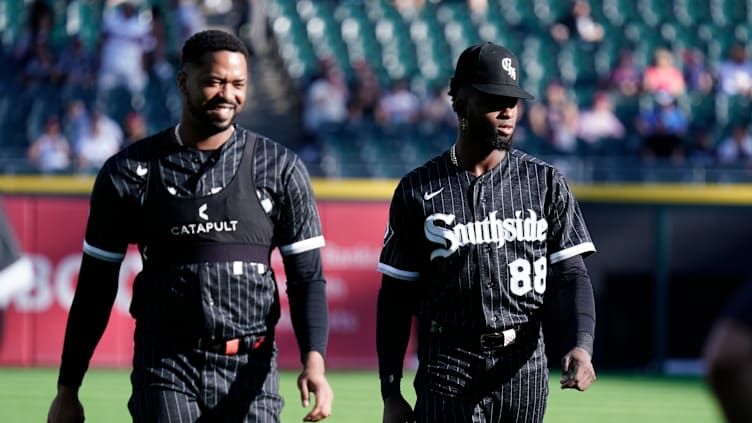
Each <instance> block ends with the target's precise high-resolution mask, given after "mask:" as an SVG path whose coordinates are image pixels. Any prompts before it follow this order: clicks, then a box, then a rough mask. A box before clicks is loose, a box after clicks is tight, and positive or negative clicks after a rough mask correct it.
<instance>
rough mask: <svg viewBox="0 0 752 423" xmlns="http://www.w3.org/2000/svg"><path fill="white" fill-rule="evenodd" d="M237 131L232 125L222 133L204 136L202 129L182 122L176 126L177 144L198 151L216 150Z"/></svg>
mask: <svg viewBox="0 0 752 423" xmlns="http://www.w3.org/2000/svg"><path fill="white" fill-rule="evenodd" d="M234 131H235V125H230V127H228V128H227V129H225V130H222V131H220V132H216V133H211V134H207V135H204V134H202V131H201V130H200V129H197V128H194V127H192V126H191V125H190V123H188V122H184V121H181V122H179V123H178V124H177V125H176V126H175V130H174V132H173V133H174V136H175V142H176V143H177V144H179V145H184V146H186V147H190V148H195V149H196V150H216V149H218V148H219V147H221V146H222V145H224V143H225V142H227V140H228V139H229V138H230V135H231V134H232V133H233V132H234Z"/></svg>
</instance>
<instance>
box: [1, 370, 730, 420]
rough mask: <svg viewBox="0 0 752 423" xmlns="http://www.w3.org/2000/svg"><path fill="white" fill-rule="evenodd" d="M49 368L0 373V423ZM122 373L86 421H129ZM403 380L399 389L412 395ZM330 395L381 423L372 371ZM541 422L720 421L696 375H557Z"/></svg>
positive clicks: (42, 404)
mask: <svg viewBox="0 0 752 423" xmlns="http://www.w3.org/2000/svg"><path fill="white" fill-rule="evenodd" d="M56 378H57V370H56V369H39V368H32V369H17V368H2V369H0V422H8V423H25V422H40V421H45V420H46V415H47V408H48V406H49V403H50V401H51V400H52V397H53V396H54V394H55V381H56ZM128 378H129V373H128V371H126V370H102V369H96V370H91V371H90V372H89V373H88V374H87V376H86V379H85V381H84V386H83V387H82V389H81V398H82V401H83V402H84V406H85V407H86V415H87V421H88V422H94V423H96V422H111V423H118V422H124V423H125V422H130V416H129V415H128V410H127V407H126V402H127V400H128V396H129V395H130V382H129V379H128ZM296 378H297V373H294V372H284V373H282V375H281V381H280V385H281V393H282V395H283V396H284V397H285V400H286V405H285V408H284V411H283V413H282V422H299V421H301V420H302V418H303V416H304V415H305V410H303V408H302V407H301V405H300V398H299V394H298V391H297V388H296ZM411 380H412V374H407V375H406V381H405V382H403V391H404V392H405V396H406V397H407V398H408V400H409V401H414V399H415V394H414V392H413V390H412V388H411V386H410V382H409V381H411ZM329 381H330V383H331V384H332V387H333V388H334V390H335V402H334V415H333V416H332V417H331V418H330V419H327V422H329V423H361V422H363V423H368V422H380V421H381V399H380V396H379V384H378V377H377V375H376V373H375V372H330V373H329ZM550 390H551V391H550V396H549V403H548V410H547V413H546V419H545V421H546V423H595V422H598V423H601V422H605V423H610V422H613V423H627V422H630V423H631V422H639V423H663V422H667V421H680V422H683V423H716V422H717V423H720V422H722V419H721V418H720V414H719V412H718V409H717V407H716V405H715V402H714V401H713V398H712V397H711V395H710V393H709V392H708V391H707V388H706V387H705V385H704V384H703V383H702V381H701V380H700V379H698V378H661V377H646V376H634V375H628V374H625V375H621V374H601V375H599V379H598V381H597V382H596V384H595V385H593V386H592V387H591V388H590V389H589V390H588V391H587V392H585V393H581V392H574V391H562V390H560V389H559V387H558V375H557V374H556V373H554V372H552V374H551V385H550Z"/></svg>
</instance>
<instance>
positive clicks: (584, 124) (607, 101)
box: [577, 91, 625, 148]
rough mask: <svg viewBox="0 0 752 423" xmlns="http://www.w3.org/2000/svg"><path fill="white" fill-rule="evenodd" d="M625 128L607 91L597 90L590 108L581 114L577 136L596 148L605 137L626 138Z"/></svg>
mask: <svg viewBox="0 0 752 423" xmlns="http://www.w3.org/2000/svg"><path fill="white" fill-rule="evenodd" d="M624 135H625V129H624V125H623V124H622V122H621V120H619V118H618V117H617V116H616V115H615V114H614V108H613V103H612V102H611V98H610V97H609V95H608V93H606V92H605V91H599V92H596V93H595V95H594V96H593V105H592V107H591V108H590V109H586V110H583V111H582V112H581V113H580V114H579V120H578V122H577V137H578V138H579V139H581V140H582V141H584V142H585V143H586V144H587V145H588V146H589V147H592V148H595V147H597V145H598V144H599V142H600V141H601V140H603V139H605V138H615V139H621V138H624Z"/></svg>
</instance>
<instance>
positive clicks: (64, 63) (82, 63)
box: [56, 35, 97, 101]
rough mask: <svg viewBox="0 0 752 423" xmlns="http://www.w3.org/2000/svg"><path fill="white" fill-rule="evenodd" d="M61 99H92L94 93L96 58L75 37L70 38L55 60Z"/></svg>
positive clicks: (79, 39)
mask: <svg viewBox="0 0 752 423" xmlns="http://www.w3.org/2000/svg"><path fill="white" fill-rule="evenodd" d="M56 66H57V70H58V72H59V73H60V82H61V83H62V84H61V93H60V95H61V97H62V99H63V100H64V101H65V100H69V99H72V98H76V97H83V98H88V99H93V97H94V93H95V91H96V66H97V64H96V58H95V57H94V55H92V54H91V53H90V52H89V51H88V50H87V49H86V46H85V45H84V43H83V41H82V40H81V38H80V37H79V36H77V35H74V36H72V37H70V38H69V39H68V41H67V43H66V45H65V47H64V48H63V51H62V52H61V53H60V57H58V60H57V64H56Z"/></svg>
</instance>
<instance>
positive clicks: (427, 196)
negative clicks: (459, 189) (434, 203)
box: [423, 187, 444, 201]
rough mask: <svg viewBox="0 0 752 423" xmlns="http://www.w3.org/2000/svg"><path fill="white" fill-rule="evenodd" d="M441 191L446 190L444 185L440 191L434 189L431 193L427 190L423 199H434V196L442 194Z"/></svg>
mask: <svg viewBox="0 0 752 423" xmlns="http://www.w3.org/2000/svg"><path fill="white" fill-rule="evenodd" d="M441 191H444V187H441V188H439V190H438V191H434V192H431V193H428V192H426V193H424V194H423V199H424V200H426V201H428V200H430V199H432V198H433V197H436V196H437V195H439V194H441Z"/></svg>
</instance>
